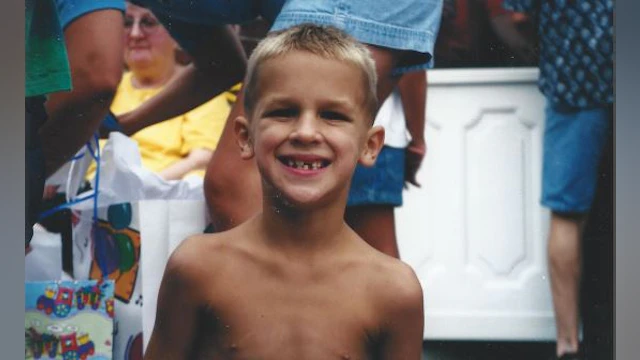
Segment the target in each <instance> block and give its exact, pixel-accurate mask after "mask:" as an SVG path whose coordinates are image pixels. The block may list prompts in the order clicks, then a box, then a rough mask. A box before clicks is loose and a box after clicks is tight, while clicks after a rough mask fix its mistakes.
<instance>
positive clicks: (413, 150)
mask: <svg viewBox="0 0 640 360" xmlns="http://www.w3.org/2000/svg"><path fill="white" fill-rule="evenodd" d="M426 153H427V144H426V143H425V142H424V141H411V142H410V143H409V146H407V148H406V149H405V158H404V181H405V184H404V187H405V189H406V188H408V187H409V185H408V184H412V185H414V186H416V187H420V186H421V185H420V183H418V181H417V180H416V174H417V173H418V169H420V165H422V160H423V159H424V156H425V155H426Z"/></svg>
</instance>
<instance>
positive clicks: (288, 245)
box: [146, 24, 423, 360]
mask: <svg viewBox="0 0 640 360" xmlns="http://www.w3.org/2000/svg"><path fill="white" fill-rule="evenodd" d="M375 74H376V73H375V66H374V63H373V60H372V59H371V58H370V56H369V53H368V51H367V50H366V48H365V47H364V46H363V45H359V44H358V43H357V42H355V40H353V39H351V38H350V37H348V36H347V35H345V34H344V33H343V32H341V31H339V30H337V29H335V28H331V27H321V26H316V25H308V24H305V25H301V26H296V27H292V28H290V29H288V30H285V31H283V32H279V33H274V34H271V35H269V36H268V37H267V38H266V39H265V40H263V41H262V42H261V43H260V45H258V47H257V48H256V50H255V51H254V53H253V55H252V56H251V59H250V60H249V68H248V74H247V79H246V90H245V91H246V93H245V112H246V114H247V118H244V117H238V118H237V119H236V120H235V123H234V131H235V134H236V137H237V142H238V145H239V146H240V152H241V156H242V157H243V159H247V160H248V159H252V158H255V160H256V163H257V165H258V169H259V171H260V175H261V178H262V188H263V211H262V213H260V214H258V215H256V216H254V217H253V218H251V219H249V220H248V221H247V222H245V223H243V224H241V225H239V226H238V227H236V228H234V229H232V230H229V231H227V232H223V233H219V234H215V235H199V236H194V237H192V238H189V239H187V240H185V242H184V243H183V244H182V245H181V246H180V247H178V249H176V251H175V252H174V253H173V254H172V256H171V258H170V259H169V263H168V264H167V268H166V270H165V274H164V278H163V281H162V285H161V288H160V294H159V298H158V315H157V318H156V323H155V328H154V331H153V334H152V336H151V339H150V342H149V346H148V349H147V352H146V359H199V358H207V359H211V358H214V359H231V358H233V359H305V360H307V359H372V358H375V359H420V356H421V349H422V333H423V332H422V331H423V312H422V304H423V303H422V290H421V287H420V284H419V282H418V280H417V278H416V276H415V274H414V273H413V271H412V270H411V268H410V267H409V266H407V265H405V264H403V263H401V262H400V261H399V260H396V259H393V258H391V257H389V256H387V255H384V254H382V253H380V252H378V251H376V250H375V249H373V248H372V247H370V246H369V245H368V244H366V243H365V242H364V241H363V240H362V239H361V238H360V237H358V236H357V235H356V233H355V232H354V231H353V230H351V229H350V228H349V227H348V226H347V225H346V224H345V222H344V220H343V216H344V211H345V206H346V201H347V195H348V191H349V182H350V179H351V176H352V174H353V171H354V168H355V166H356V164H357V163H361V164H363V165H366V166H371V165H372V164H373V163H374V162H375V158H376V156H377V154H378V152H379V151H380V148H381V147H382V145H383V141H384V130H382V128H380V127H372V126H371V124H372V122H373V118H374V114H375V111H376V108H377V101H376V96H375V94H376V75H375Z"/></svg>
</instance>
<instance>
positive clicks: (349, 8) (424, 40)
mask: <svg viewBox="0 0 640 360" xmlns="http://www.w3.org/2000/svg"><path fill="white" fill-rule="evenodd" d="M441 14H442V0H392V1H387V0H371V1H369V0H323V1H308V0H287V1H286V2H285V4H284V6H283V8H282V10H281V12H280V14H279V15H278V17H277V18H276V21H275V23H274V24H273V27H272V28H271V30H272V31H274V30H280V29H284V28H288V27H291V26H294V25H298V24H301V23H307V22H311V23H315V24H322V25H332V26H335V27H337V28H339V29H342V30H343V31H345V32H347V33H348V34H349V35H351V36H353V37H354V38H356V39H357V40H358V41H360V42H362V43H365V44H370V45H375V46H380V47H385V48H391V49H397V50H407V51H411V52H413V55H414V56H411V57H407V59H406V61H403V60H401V61H402V63H401V64H399V66H398V68H397V69H395V70H394V73H396V74H400V73H403V72H407V71H415V70H422V69H426V68H428V67H431V65H432V61H431V59H432V57H433V47H434V44H435V41H436V36H437V34H438V29H439V28H440V18H441Z"/></svg>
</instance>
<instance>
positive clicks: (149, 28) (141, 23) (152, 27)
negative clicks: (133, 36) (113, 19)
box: [124, 16, 161, 35]
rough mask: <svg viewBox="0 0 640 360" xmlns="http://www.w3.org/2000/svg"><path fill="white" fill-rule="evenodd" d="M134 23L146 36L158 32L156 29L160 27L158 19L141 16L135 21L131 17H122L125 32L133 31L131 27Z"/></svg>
mask: <svg viewBox="0 0 640 360" xmlns="http://www.w3.org/2000/svg"><path fill="white" fill-rule="evenodd" d="M136 21H137V22H138V27H139V28H140V30H141V31H142V32H143V33H145V34H147V35H149V34H152V33H154V32H156V31H158V29H159V28H160V26H161V25H160V22H159V21H158V19H156V18H153V17H151V16H143V17H141V18H139V19H137V20H136V19H134V18H133V17H131V16H125V17H124V30H125V32H127V33H130V32H131V30H133V27H134V26H135V23H136Z"/></svg>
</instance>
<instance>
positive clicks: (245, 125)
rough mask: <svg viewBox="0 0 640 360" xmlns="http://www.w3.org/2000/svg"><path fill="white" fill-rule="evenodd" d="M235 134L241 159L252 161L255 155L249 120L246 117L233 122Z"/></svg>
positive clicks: (239, 117)
mask: <svg viewBox="0 0 640 360" xmlns="http://www.w3.org/2000/svg"><path fill="white" fill-rule="evenodd" d="M233 132H234V133H235V134H236V143H237V144H238V146H239V147H240V157H241V158H243V159H245V160H248V159H251V158H252V157H253V155H254V153H253V144H252V143H251V136H250V134H249V121H248V120H247V118H245V117H244V116H238V117H237V118H235V119H234V120H233Z"/></svg>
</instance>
